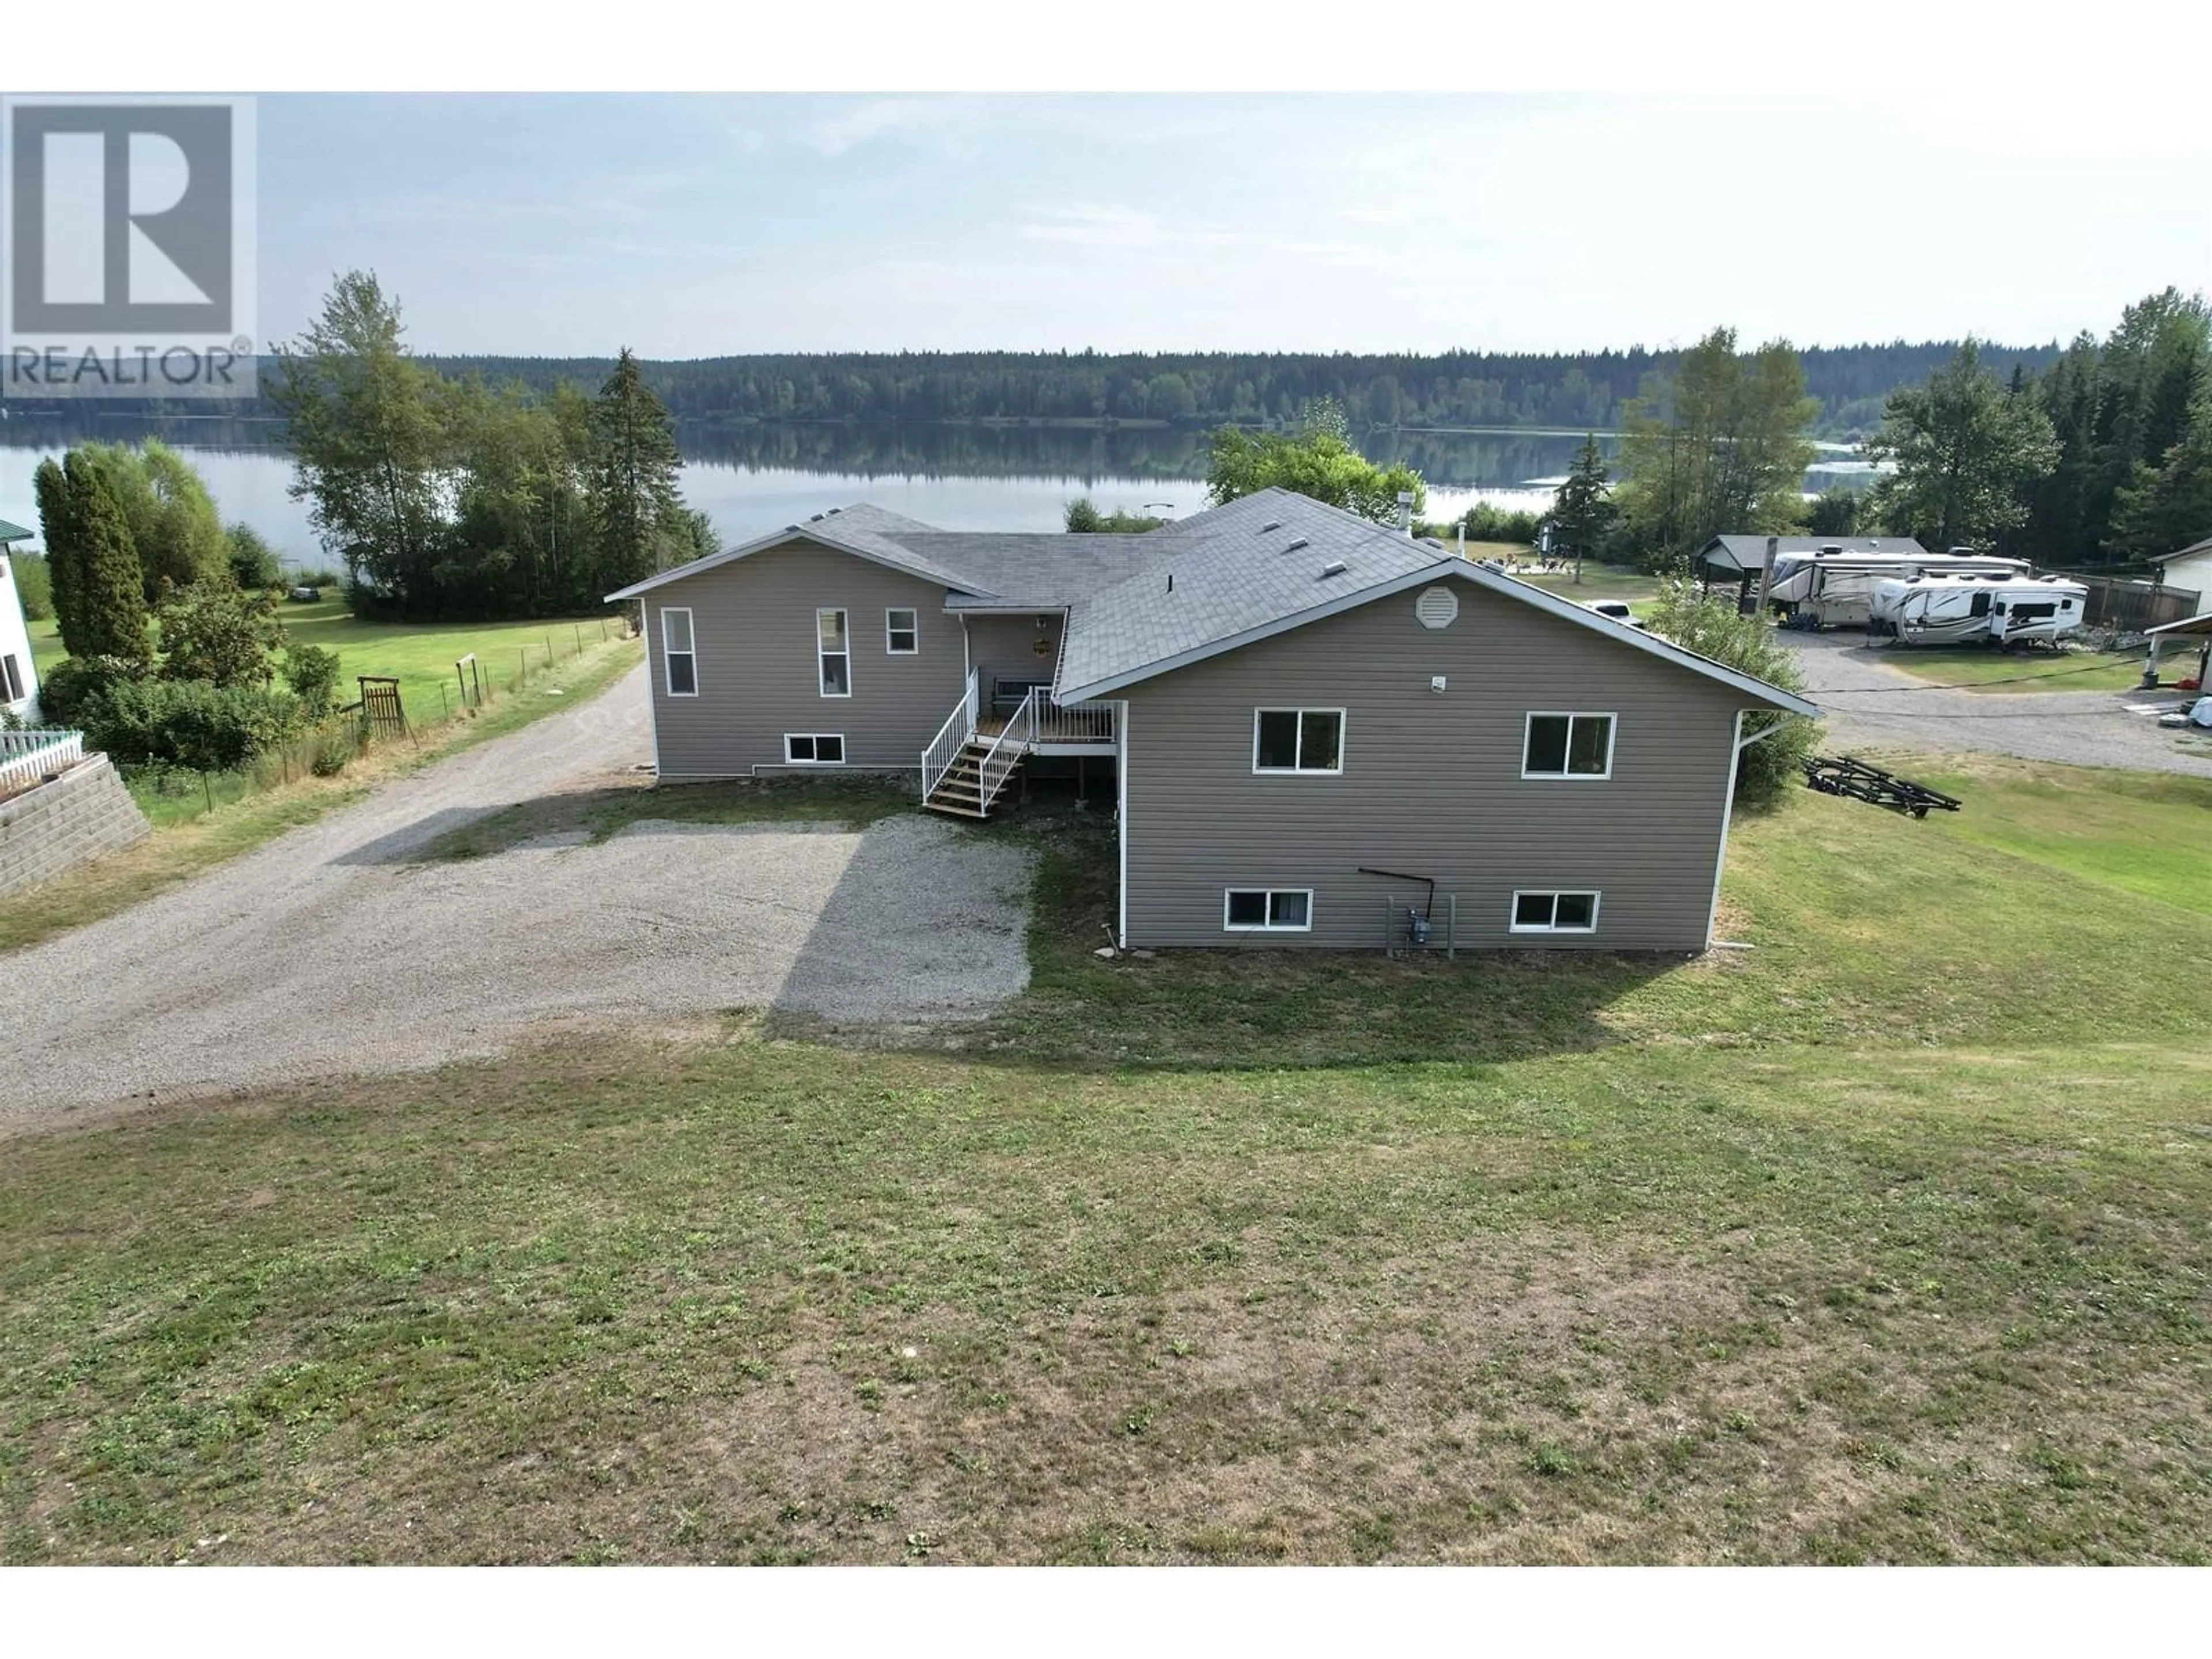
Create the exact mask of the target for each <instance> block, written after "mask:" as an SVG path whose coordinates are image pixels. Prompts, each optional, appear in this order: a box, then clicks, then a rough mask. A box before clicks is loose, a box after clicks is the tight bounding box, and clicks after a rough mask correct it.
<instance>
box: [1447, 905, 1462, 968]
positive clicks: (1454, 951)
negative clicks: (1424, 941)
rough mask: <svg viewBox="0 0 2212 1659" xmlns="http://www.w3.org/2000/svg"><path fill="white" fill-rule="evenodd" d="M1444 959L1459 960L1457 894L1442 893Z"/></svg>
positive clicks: (1449, 960)
mask: <svg viewBox="0 0 2212 1659" xmlns="http://www.w3.org/2000/svg"><path fill="white" fill-rule="evenodd" d="M1444 960H1445V961H1446V962H1457V961H1458V960H1459V895H1458V894H1457V893H1447V894H1445V895H1444Z"/></svg>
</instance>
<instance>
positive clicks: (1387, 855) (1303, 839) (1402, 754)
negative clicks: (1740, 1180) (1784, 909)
mask: <svg viewBox="0 0 2212 1659" xmlns="http://www.w3.org/2000/svg"><path fill="white" fill-rule="evenodd" d="M1453 586H1454V587H1455V591H1456V592H1457V593H1458V596H1459V606H1460V609H1459V617H1458V619H1457V621H1455V623H1452V625H1451V626H1449V628H1445V629H1438V630H1431V629H1425V628H1423V627H1422V626H1421V625H1420V624H1419V623H1418V622H1417V621H1416V620H1415V619H1414V614H1413V606H1414V601H1415V599H1417V598H1418V593H1416V592H1407V593H1402V594H1397V595H1393V596H1391V597H1389V598H1386V599H1378V600H1376V602H1375V603H1373V604H1372V605H1364V606H1362V607H1360V608H1359V609H1358V610H1354V611H1347V612H1346V613H1344V614H1343V615H1341V616H1338V617H1331V618H1329V619H1328V620H1326V621H1323V622H1319V623H1312V624H1310V625H1309V626H1307V627H1304V628H1300V629H1292V630H1291V631H1290V632H1288V633H1285V634H1282V635H1277V636H1276V637H1274V638H1273V639H1271V640H1266V641H1261V642H1259V643H1257V644H1255V645H1251V646H1248V647H1243V649H1241V650H1237V651H1233V652H1230V653H1226V654H1225V655H1222V656H1218V657H1214V658H1212V659H1208V660H1206V661H1204V662H1200V663H1197V664H1194V665H1192V666H1190V667H1188V668H1184V669H1180V670H1177V671H1175V672H1173V673H1170V674H1167V675H1164V676H1162V677H1160V678H1156V679H1152V680H1147V681H1145V682H1143V683H1141V684H1137V685H1134V686H1132V687H1130V688H1129V689H1128V690H1127V691H1125V692H1124V693H1122V694H1121V695H1123V696H1126V697H1127V699H1128V705H1129V717H1128V725H1127V743H1128V745H1129V748H1128V760H1127V774H1128V776H1127V790H1128V797H1127V816H1126V818H1125V821H1124V823H1123V824H1122V827H1121V833H1122V836H1123V837H1124V838H1125V840H1126V842H1127V884H1128V891H1127V907H1128V908H1127V928H1128V936H1127V943H1128V944H1129V945H1132V946H1139V945H1244V946H1247V947H1258V948H1273V947H1280V946H1285V945H1313V946H1321V947H1330V948H1360V949H1376V948H1379V947H1380V946H1381V945H1382V943H1383V899H1384V896H1385V895H1386V894H1400V895H1404V896H1407V897H1418V896H1419V895H1420V893H1421V892H1422V891H1423V889H1422V888H1421V887H1420V886H1419V884H1417V883H1413V882H1409V881H1394V880H1389V879H1384V878H1376V877H1373V876H1365V875H1360V874H1357V873H1355V872H1356V871H1357V869H1358V866H1362V865H1365V866H1375V867H1378V868H1382V869H1386V870H1395V871H1401V872H1406V873H1407V874H1409V875H1417V876H1433V877H1434V878H1436V881H1437V911H1436V914H1437V919H1438V921H1439V922H1440V923H1441V921H1442V919H1443V915H1444V898H1445V896H1447V895H1456V896H1457V898H1458V902H1459V939H1460V943H1461V944H1462V945H1463V946H1474V947H1478V948H1480V947H1491V948H1516V949H1517V948H1532V947H1546V948H1556V947H1570V948H1571V947H1582V948H1592V949H1600V950H1626V949H1677V948H1679V949H1684V950H1696V949H1700V948H1702V947H1703V946H1704V945H1705V933H1706V927H1707V919H1708V915H1709V912H1710V908H1711V901H1712V889H1713V870H1714V862H1715V859H1716V857H1717V854H1718V852H1719V846H1720V838H1721V834H1722V814H1723V794H1724V786H1725V781H1726V780H1727V777H1728V775H1729V764H1730V761H1731V757H1732V755H1733V750H1734V737H1735V716H1736V713H1737V710H1738V709H1739V708H1742V707H1746V706H1756V705H1755V704H1754V703H1753V700H1752V699H1751V698H1749V697H1747V696H1745V695H1744V694H1742V693H1740V692H1737V691H1735V690H1730V689H1729V688H1728V687H1726V686H1723V685H1721V684H1717V683H1715V682H1713V681H1711V680H1708V679H1706V678H1703V677H1701V676H1699V675H1697V674H1693V673H1692V672H1690V671H1686V670H1683V669H1680V668H1676V667H1673V666H1670V665H1668V664H1667V663H1666V662H1664V661H1663V660H1662V659H1658V658H1656V657H1654V656H1652V655H1650V654H1649V653H1645V652H1643V651H1640V650H1638V649H1637V648H1635V647H1632V646H1629V645H1626V644H1623V643H1619V642H1616V641H1609V640H1607V638H1606V637H1605V636H1603V635H1599V634H1595V633H1593V632H1592V631H1591V630H1589V629H1585V628H1582V627H1578V626H1577V625H1576V624H1574V623H1569V622H1565V621H1561V620H1560V619H1559V618H1557V617H1547V616H1545V615H1544V614H1542V613H1541V612H1540V611H1535V610H1533V609H1532V608H1530V607H1528V606H1526V605H1519V604H1516V603H1515V602H1513V601H1511V600H1510V599H1504V598H1501V597H1499V596H1497V595H1493V594H1490V593H1486V592H1483V591H1481V590H1480V589H1478V588H1475V587H1474V586H1472V585H1470V584H1468V583H1455V584H1453ZM1436 674H1443V675H1444V676H1446V678H1447V689H1446V690H1445V691H1444V692H1443V694H1442V695H1439V694H1437V693H1436V692H1435V691H1432V690H1431V689H1430V678H1431V676H1432V675H1436ZM1255 708H1343V709H1345V710H1346V720H1345V732H1344V771H1343V775H1341V776H1335V777H1327V776H1295V775H1293V776H1280V775H1271V776H1255V775H1253V772H1252V722H1253V711H1254V710H1255ZM1536 710H1571V711H1572V710H1580V711H1589V712H1594V713H1611V714H1615V715H1616V717H1617V719H1616V723H1615V728H1614V738H1613V775H1612V776H1611V777H1610V778H1609V779H1607V780H1605V781H1573V782H1562V781H1535V780H1523V779H1522V776H1521V764H1522V732H1523V729H1524V721H1525V717H1526V715H1527V714H1528V713H1530V712H1531V711H1536ZM1232 887H1236V888H1310V889H1312V890H1313V895H1314V898H1313V927H1312V931H1311V932H1310V933H1226V932H1225V931H1224V929H1223V927H1222V894H1223V891H1224V890H1225V889H1228V888H1232ZM1516 889H1517V890H1554V891H1596V892H1599V893H1601V894H1602V895H1603V897H1602V899H1601V903H1600V906H1599V912H1598V918H1597V930H1596V932H1595V933H1592V934H1589V935H1559V934H1521V933H1509V932H1508V922H1509V921H1510V907H1511V905H1512V902H1513V894H1514V892H1515V890H1516Z"/></svg>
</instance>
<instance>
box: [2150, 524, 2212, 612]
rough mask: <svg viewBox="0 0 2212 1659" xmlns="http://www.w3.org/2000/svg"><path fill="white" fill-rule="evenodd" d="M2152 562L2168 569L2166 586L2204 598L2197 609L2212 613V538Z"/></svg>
mask: <svg viewBox="0 0 2212 1659" xmlns="http://www.w3.org/2000/svg"><path fill="white" fill-rule="evenodd" d="M2151 562H2152V563H2153V564H2156V565H2163V566H2164V567H2165V568H2166V575H2165V577H2164V579H2163V580H2164V586H2167V587H2179V588H2182V589H2184V590H2186V591H2191V592H2196V593H2197V594H2199V595H2201V596H2202V597H2201V598H2200V599H2199V600H2198V603H2197V609H2198V610H2199V611H2212V603H2208V601H2212V536H2208V537H2206V538H2204V539H2203V541H2201V542H2192V543H2191V544H2190V545H2188V546H2187V547H2185V548H2183V549H2182V550H2180V551H2179V553H2160V554H2156V555H2154V556H2153V557H2152V559H2151Z"/></svg>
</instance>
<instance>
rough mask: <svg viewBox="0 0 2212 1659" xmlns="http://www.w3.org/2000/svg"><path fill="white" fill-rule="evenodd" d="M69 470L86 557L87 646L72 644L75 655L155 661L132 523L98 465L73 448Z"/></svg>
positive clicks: (82, 591)
mask: <svg viewBox="0 0 2212 1659" xmlns="http://www.w3.org/2000/svg"><path fill="white" fill-rule="evenodd" d="M63 471H64V477H67V479H68V481H69V492H70V507H69V519H70V524H71V526H72V528H73V531H74V532H75V534H76V538H77V548H78V554H79V558H80V561H81V562H80V563H79V566H78V576H79V579H80V581H81V586H79V588H78V590H77V602H78V607H79V610H78V618H79V623H78V631H79V633H80V634H81V635H82V639H83V647H82V652H80V651H79V649H78V647H76V646H75V645H72V646H71V647H70V655H72V656H76V655H80V654H82V655H84V656H88V657H119V658H122V659H125V660H128V661H131V662H137V663H149V662H151V661H152V660H153V659H154V647H153V644H152V642H151V641H149V639H148V638H147V637H146V590H145V585H144V580H143V576H142V574H141V571H140V567H139V563H138V550H137V548H135V547H133V546H132V545H131V525H130V522H129V520H126V519H125V517H124V516H123V508H122V506H121V504H120V503H119V502H118V501H116V499H115V492H114V491H113V489H111V488H110V486H109V484H108V482H107V479H106V477H104V476H103V475H102V473H101V471H100V468H99V467H98V466H97V465H95V464H94V463H93V462H91V461H88V460H87V459H84V457H83V456H82V455H81V454H79V453H76V452H74V451H72V452H71V453H70V456H69V458H68V459H67V460H66V461H65V462H64V468H63Z"/></svg>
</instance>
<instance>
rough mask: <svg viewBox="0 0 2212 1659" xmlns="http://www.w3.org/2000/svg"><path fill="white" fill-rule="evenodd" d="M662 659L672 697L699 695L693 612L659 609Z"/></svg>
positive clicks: (671, 608)
mask: <svg viewBox="0 0 2212 1659" xmlns="http://www.w3.org/2000/svg"><path fill="white" fill-rule="evenodd" d="M660 660H661V663H662V665H663V672H664V673H665V675H666V676H667V679H668V695H669V696H671V697H696V696H698V695H699V653H698V651H697V649H696V647H695V646H694V644H693V641H692V638H691V612H690V611H689V610H688V609H684V610H678V609H676V608H674V607H672V606H669V605H663V606H662V607H661V608H660Z"/></svg>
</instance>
